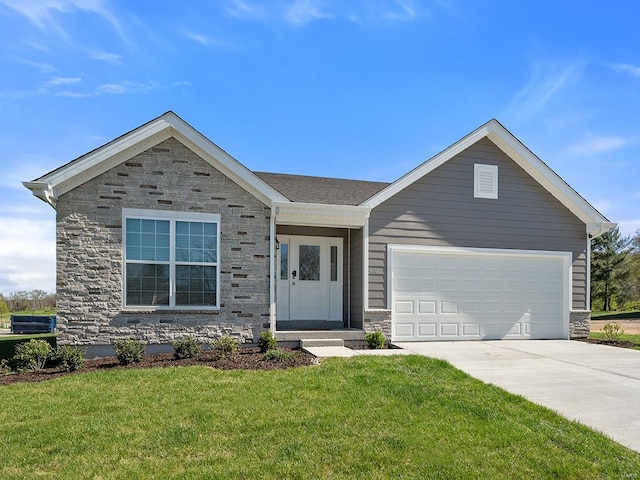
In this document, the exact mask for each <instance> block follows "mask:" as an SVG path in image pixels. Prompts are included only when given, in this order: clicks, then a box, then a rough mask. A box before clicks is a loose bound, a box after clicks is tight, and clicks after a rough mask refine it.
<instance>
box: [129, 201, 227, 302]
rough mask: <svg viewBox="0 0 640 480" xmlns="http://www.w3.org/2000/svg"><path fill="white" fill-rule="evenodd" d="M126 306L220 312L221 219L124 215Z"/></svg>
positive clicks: (150, 212) (152, 213) (196, 215)
mask: <svg viewBox="0 0 640 480" xmlns="http://www.w3.org/2000/svg"><path fill="white" fill-rule="evenodd" d="M122 220H123V222H122V225H123V245H124V272H123V281H124V292H123V293H124V305H125V307H154V308H176V309H217V308H218V307H219V283H220V282H219V274H220V271H219V268H218V251H219V243H220V242H219V239H220V231H219V230H220V229H219V225H220V215H217V214H208V213H180V212H167V211H157V210H137V209H136V210H134V209H124V210H123V219H122Z"/></svg>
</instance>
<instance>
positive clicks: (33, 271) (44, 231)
mask: <svg viewBox="0 0 640 480" xmlns="http://www.w3.org/2000/svg"><path fill="white" fill-rule="evenodd" d="M53 215H54V212H53V211H51V214H50V216H51V217H52V216H53ZM0 228H1V229H2V231H3V234H2V235H0V291H2V293H5V294H7V293H11V292H15V291H20V290H33V289H41V290H45V291H47V292H53V291H55V263H56V252H55V250H56V241H55V221H54V220H52V219H44V218H19V217H10V216H3V217H0Z"/></svg>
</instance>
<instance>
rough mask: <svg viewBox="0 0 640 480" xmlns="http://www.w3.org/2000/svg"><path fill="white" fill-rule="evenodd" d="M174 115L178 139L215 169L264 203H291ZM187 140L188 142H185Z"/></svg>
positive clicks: (173, 124)
mask: <svg viewBox="0 0 640 480" xmlns="http://www.w3.org/2000/svg"><path fill="white" fill-rule="evenodd" d="M170 113H171V115H172V121H171V123H172V126H173V127H174V129H175V130H176V132H177V133H178V134H179V135H180V136H179V137H178V138H177V139H178V140H179V141H181V142H182V143H185V144H186V145H187V146H188V147H189V148H190V149H191V150H193V151H194V152H195V153H197V154H198V155H199V156H201V157H202V158H204V159H205V160H206V161H207V162H209V163H210V164H211V165H212V166H213V167H214V168H216V169H218V170H220V171H221V172H222V173H223V174H225V175H226V176H228V177H230V178H231V179H232V180H234V181H235V182H237V183H238V184H240V185H241V186H242V187H243V188H244V189H245V190H247V191H249V192H250V193H252V194H253V195H255V196H257V197H258V198H259V199H260V200H262V202H263V203H265V204H266V205H269V204H270V203H271V202H274V201H278V202H289V199H288V198H287V197H285V196H284V195H282V194H281V193H280V192H278V191H277V190H276V189H274V188H273V187H271V186H270V185H269V184H267V183H266V182H265V181H264V180H262V179H260V178H259V177H258V176H256V175H255V174H254V173H253V172H252V171H251V170H249V169H248V168H247V167H245V166H244V165H243V164H241V163H240V162H239V161H238V160H236V159H235V158H233V157H232V156H231V155H229V154H228V153H227V152H225V151H224V150H222V149H221V148H220V147H218V146H217V145H216V144H215V143H213V142H212V141H211V140H209V139H208V138H206V137H205V136H204V135H202V134H201V133H200V132H198V131H197V130H195V129H194V128H193V127H192V126H191V125H189V124H188V123H187V122H185V121H184V120H182V119H181V118H180V117H178V116H177V115H175V114H173V113H172V112H170ZM185 140H186V141H185Z"/></svg>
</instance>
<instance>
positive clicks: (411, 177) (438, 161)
mask: <svg viewBox="0 0 640 480" xmlns="http://www.w3.org/2000/svg"><path fill="white" fill-rule="evenodd" d="M484 137H487V138H488V139H489V140H491V141H492V142H493V143H495V144H496V145H497V146H498V148H500V149H501V150H502V151H503V152H504V153H505V154H506V155H508V156H509V157H510V158H511V159H512V160H513V161H515V162H516V163H517V164H518V165H520V167H522V168H523V169H524V170H525V171H526V172H527V173H528V174H529V175H531V176H532V177H533V178H534V179H535V180H536V181H537V182H538V183H540V185H542V186H543V187H544V188H545V189H546V190H547V191H549V193H551V194H552V195H553V196H554V197H556V198H557V199H558V200H559V201H560V202H561V203H562V204H563V205H564V206H566V207H567V208H568V209H569V210H570V211H571V212H572V213H573V214H574V215H575V216H576V217H578V218H579V219H580V220H581V221H583V222H584V223H585V225H586V233H588V234H589V235H591V236H593V237H597V236H598V235H601V234H603V233H605V232H607V231H609V230H610V229H611V228H613V227H615V225H616V224H615V223H611V222H609V221H608V220H607V219H606V218H605V217H604V216H603V215H602V214H601V213H600V212H598V211H597V210H596V209H595V208H594V207H593V206H592V205H591V204H589V202H587V201H586V200H585V199H584V198H582V197H581V196H580V195H578V193H576V191H575V190H573V189H572V188H571V187H570V186H569V185H568V184H567V183H566V182H565V181H564V180H562V178H560V177H559V176H558V174H556V173H555V172H554V171H553V170H551V169H550V168H549V167H548V166H547V165H546V164H545V163H544V162H543V161H542V160H540V159H539V158H538V157H536V156H535V155H534V154H533V153H532V152H531V151H530V150H529V149H528V148H526V147H525V146H524V145H523V144H522V143H521V142H520V141H519V140H518V139H517V138H516V137H515V136H513V134H512V133H511V132H509V131H508V130H507V129H506V128H504V127H503V126H502V125H501V124H500V122H498V121H497V120H495V119H492V120H490V121H489V122H487V123H485V124H484V125H482V126H481V127H480V128H478V129H477V130H475V131H473V132H471V133H470V134H469V135H467V136H466V137H464V138H462V139H461V140H459V141H458V142H456V143H454V144H453V145H451V146H450V147H449V148H447V149H445V150H443V151H442V152H440V153H438V154H437V155H436V156H434V157H432V158H431V159H429V160H427V161H426V162H424V163H423V164H422V165H420V166H418V167H417V168H415V169H413V170H412V171H410V172H409V173H407V174H406V175H404V176H402V177H400V178H399V179H398V180H396V181H395V182H393V183H392V184H391V185H389V186H388V187H386V188H385V189H383V190H381V191H380V192H378V193H377V194H375V195H374V196H372V197H371V198H369V199H368V200H366V201H364V202H363V203H362V204H361V206H363V207H369V208H372V209H373V208H375V207H377V206H378V205H380V204H381V203H383V202H385V201H386V200H388V199H389V198H391V197H392V196H394V195H396V194H397V193H399V192H401V191H402V190H404V189H405V188H407V187H408V186H410V185H411V184H413V183H414V182H416V181H418V180H419V179H421V178H422V177H424V176H425V175H427V174H429V173H430V172H431V171H433V170H435V169H436V168H438V167H439V166H440V165H442V164H444V163H445V162H447V161H448V160H450V159H451V158H453V157H455V156H456V155H458V154H459V153H461V152H463V151H464V150H466V149H467V148H469V147H470V146H472V145H473V144H475V143H476V142H478V141H480V140H482V139H483V138H484Z"/></svg>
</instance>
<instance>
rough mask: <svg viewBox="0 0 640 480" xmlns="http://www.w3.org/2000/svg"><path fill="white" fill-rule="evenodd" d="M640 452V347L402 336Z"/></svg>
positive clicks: (414, 347) (416, 348) (409, 346)
mask: <svg viewBox="0 0 640 480" xmlns="http://www.w3.org/2000/svg"><path fill="white" fill-rule="evenodd" d="M396 344H397V345H398V346H400V347H402V348H404V349H406V350H409V351H410V352H413V353H417V354H419V355H426V356H428V357H435V358H441V359H444V360H447V361H448V362H450V363H451V364H453V365H454V366H455V367H457V368H459V369H460V370H463V371H465V372H467V373H468V374H470V375H472V376H474V377H476V378H478V379H480V380H482V381H484V382H487V383H492V384H494V385H497V386H499V387H501V388H504V389H505V390H507V391H509V392H511V393H515V394H519V395H522V396H524V397H526V398H527V399H528V400H531V401H532V402H535V403H537V404H539V405H543V406H545V407H548V408H551V409H552V410H555V411H557V412H558V413H560V414H562V415H563V416H565V417H567V418H570V419H572V420H577V421H579V422H581V423H583V424H585V425H588V426H590V427H592V428H595V429H596V430H599V431H601V432H603V433H604V434H606V435H608V436H609V437H611V438H612V439H614V440H615V441H616V442H618V443H621V444H622V445H625V446H627V447H629V448H630V449H632V450H635V451H637V452H640V351H638V350H628V349H624V348H616V347H608V346H604V345H594V344H589V343H583V342H575V341H569V340H496V341H482V342H421V343H418V342H401V343H397V342H396Z"/></svg>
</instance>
